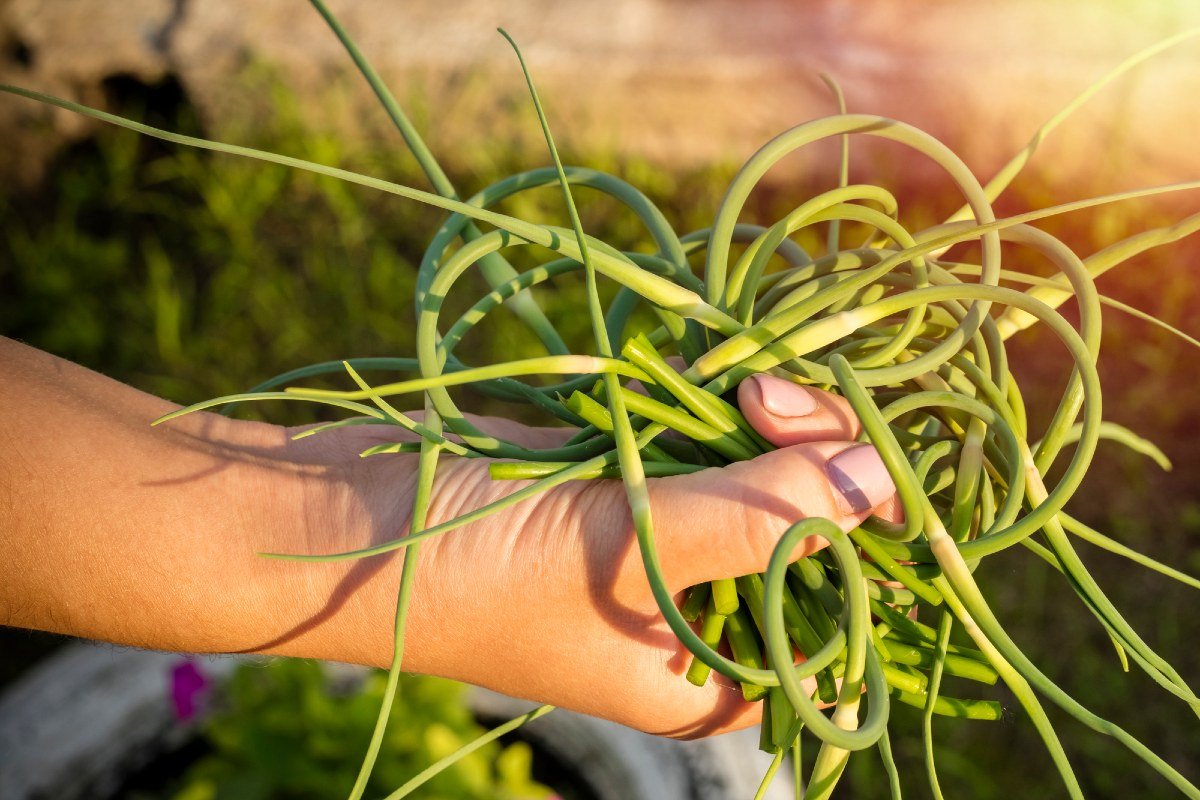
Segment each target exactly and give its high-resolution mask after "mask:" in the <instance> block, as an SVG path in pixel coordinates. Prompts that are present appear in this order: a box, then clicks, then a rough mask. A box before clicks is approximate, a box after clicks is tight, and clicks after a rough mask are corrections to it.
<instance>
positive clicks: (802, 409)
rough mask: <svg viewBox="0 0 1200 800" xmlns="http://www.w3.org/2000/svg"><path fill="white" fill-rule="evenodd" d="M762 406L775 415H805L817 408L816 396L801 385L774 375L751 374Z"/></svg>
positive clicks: (787, 416)
mask: <svg viewBox="0 0 1200 800" xmlns="http://www.w3.org/2000/svg"><path fill="white" fill-rule="evenodd" d="M750 379H751V380H752V381H754V383H755V384H756V385H757V386H758V393H759V394H760V395H761V396H762V404H763V408H765V409H766V410H767V411H768V412H769V413H771V414H773V415H774V416H776V417H784V418H790V417H807V416H808V415H809V414H811V413H813V412H814V411H816V410H817V398H816V397H814V396H813V394H812V392H810V391H808V390H807V389H805V388H804V387H803V386H797V385H796V384H794V383H792V382H791V381H785V380H784V379H783V378H776V377H775V376H774V375H753V376H751V378H750Z"/></svg>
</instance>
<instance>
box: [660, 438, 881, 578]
mask: <svg viewBox="0 0 1200 800" xmlns="http://www.w3.org/2000/svg"><path fill="white" fill-rule="evenodd" d="M649 483H650V502H651V506H652V511H653V513H654V519H655V523H656V525H655V527H656V528H657V532H658V540H659V546H660V548H661V552H662V561H663V568H664V570H665V572H666V576H667V580H668V583H669V584H671V588H672V589H682V588H684V587H687V586H691V585H694V584H697V583H700V582H703V581H709V580H715V579H717V578H731V577H737V576H739V575H747V574H749V573H752V572H762V571H763V570H765V569H766V568H767V563H768V562H769V561H770V558H771V553H772V552H773V551H774V549H775V544H776V542H778V541H779V538H780V537H781V536H782V535H783V533H784V531H786V530H787V529H788V528H789V527H790V526H791V525H793V524H794V523H796V522H797V521H799V520H802V519H807V518H810V517H824V518H826V519H829V520H831V521H832V522H834V523H835V524H837V525H838V526H839V527H841V528H842V530H845V531H849V530H851V529H853V528H855V527H856V526H857V525H859V523H861V522H862V521H863V520H864V519H866V518H867V516H869V515H870V514H871V511H872V509H874V508H875V507H877V506H880V505H882V504H885V503H887V502H888V501H889V499H890V498H891V497H892V496H893V495H895V493H896V487H895V485H893V483H892V479H891V476H890V475H889V474H888V471H887V468H886V467H885V466H884V464H883V461H882V459H880V457H879V453H878V452H877V451H876V450H875V448H874V447H871V446H870V445H865V444H854V443H852V442H846V441H840V442H812V443H808V444H801V445H795V446H792V447H785V448H782V449H780V450H775V451H773V452H771V453H766V454H765V455H761V456H759V457H758V458H755V459H753V460H750V461H741V462H738V463H735V464H730V465H728V466H726V467H722V468H719V469H716V468H714V469H706V470H703V471H701V472H696V473H693V474H691V475H680V476H678V477H673V478H660V479H656V480H652V481H650V482H649ZM826 544H827V542H826V541H825V540H824V539H822V538H820V537H809V538H808V539H806V540H805V541H803V542H801V543H800V545H798V546H797V548H796V550H795V551H794V552H793V553H792V554H791V559H792V560H795V559H798V558H802V557H804V556H807V555H811V554H812V553H814V552H816V551H817V550H819V549H820V548H822V547H824V546H825V545H826Z"/></svg>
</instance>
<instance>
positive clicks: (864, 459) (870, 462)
mask: <svg viewBox="0 0 1200 800" xmlns="http://www.w3.org/2000/svg"><path fill="white" fill-rule="evenodd" d="M825 471H826V473H827V474H828V475H829V480H830V482H831V483H832V484H833V487H834V488H835V489H837V496H838V497H837V499H838V505H839V506H841V509H842V513H844V514H861V513H862V512H864V511H867V510H869V509H872V508H874V507H875V506H877V505H879V504H880V503H882V502H883V501H885V500H887V499H888V498H889V497H891V496H892V495H893V494H895V493H896V486H895V484H893V483H892V476H891V475H889V474H888V471H887V467H885V466H884V464H883V459H881V458H880V457H879V452H878V451H877V450H876V449H875V448H874V447H872V446H871V445H869V444H859V445H855V446H853V447H850V448H848V449H846V450H843V451H842V452H840V453H838V454H837V455H836V456H834V457H833V458H831V459H829V462H828V463H827V464H826V465H825Z"/></svg>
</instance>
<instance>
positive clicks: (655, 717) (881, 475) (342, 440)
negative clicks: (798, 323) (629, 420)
mask: <svg viewBox="0 0 1200 800" xmlns="http://www.w3.org/2000/svg"><path fill="white" fill-rule="evenodd" d="M738 400H739V405H740V407H741V410H742V412H743V413H744V414H745V416H746V417H747V419H748V420H749V421H750V422H751V424H752V425H754V427H755V428H756V430H758V431H759V433H760V434H762V435H763V437H764V438H766V439H767V440H768V441H770V442H772V443H773V444H775V445H777V446H779V447H780V449H779V450H776V451H773V452H770V453H767V454H765V455H762V456H759V457H758V458H755V459H753V460H751V461H745V462H740V463H736V464H731V465H729V466H727V467H724V468H721V469H708V470H703V471H701V472H697V473H694V474H690V475H682V476H678V477H671V478H657V479H650V480H649V489H650V498H651V506H652V511H653V515H654V522H655V528H656V533H657V536H656V538H657V542H658V547H659V552H660V554H661V559H662V562H663V567H664V571H665V575H666V580H667V584H668V586H669V587H670V588H671V589H672V591H674V592H681V591H682V590H684V589H685V588H686V587H688V586H692V585H694V584H697V583H701V582H704V581H709V580H713V579H716V578H728V577H735V576H738V575H744V574H748V573H751V572H761V571H763V570H764V569H765V567H766V565H767V561H768V560H769V557H770V554H771V552H772V550H773V548H774V546H775V543H776V542H777V541H778V539H779V536H780V535H781V534H782V533H783V532H784V531H785V530H786V529H787V528H788V527H789V526H790V525H791V524H792V523H794V522H795V521H797V520H799V519H802V518H805V517H813V516H820V517H826V518H828V519H831V520H833V521H835V522H836V523H838V524H839V525H840V526H841V527H842V528H843V529H845V530H849V529H851V528H853V527H854V526H856V525H857V524H859V523H860V522H861V521H862V520H864V519H865V518H866V517H867V516H868V515H869V514H871V513H872V512H873V511H875V512H876V513H879V514H881V515H882V516H885V517H887V518H893V519H894V518H895V517H896V514H897V513H898V511H897V509H896V508H895V504H894V501H893V500H892V498H893V496H894V492H895V489H894V486H893V485H892V482H891V479H890V477H889V476H888V474H887V471H886V469H885V468H884V467H883V464H882V462H881V461H880V460H879V457H878V455H877V454H876V453H875V451H874V449H873V448H871V447H869V446H863V445H856V444H854V439H855V438H856V437H857V436H858V434H859V423H858V420H857V419H856V418H855V416H854V414H853V413H852V411H851V410H850V407H849V405H848V404H847V403H846V402H845V401H844V400H843V399H841V398H839V397H836V396H834V395H832V394H829V393H826V392H821V391H818V390H813V389H807V388H801V387H799V386H796V385H794V384H791V383H789V382H787V381H784V380H782V379H779V378H775V377H772V376H755V377H753V378H751V379H748V380H747V381H745V382H744V383H743V384H742V385H741V387H740V389H739V392H738ZM474 421H475V422H476V424H477V425H478V426H479V427H480V428H482V429H484V430H486V431H488V432H489V433H492V434H494V435H498V436H501V437H503V438H506V439H509V440H511V441H514V442H517V443H519V444H523V445H525V446H529V447H550V446H554V445H557V444H560V443H561V442H562V440H563V439H565V438H566V436H567V435H568V433H569V432H567V431H566V430H565V429H555V428H530V427H525V426H521V425H519V424H516V423H513V422H511V421H508V420H502V419H490V418H475V419H474ZM396 438H397V436H396V429H395V428H394V427H383V426H362V427H356V428H346V429H342V430H339V431H336V432H330V433H328V434H322V435H321V436H316V437H312V438H308V439H303V440H299V441H296V442H291V443H289V444H288V445H287V448H288V449H289V451H290V456H291V457H294V458H295V459H296V460H297V461H300V462H306V463H310V464H312V463H323V464H325V465H327V467H328V469H327V471H326V472H324V473H323V475H322V477H321V479H320V480H319V481H317V482H316V484H315V486H314V489H315V491H316V492H317V493H318V494H319V495H321V496H322V499H320V500H317V501H314V502H310V503H308V504H307V505H309V506H310V507H318V508H319V507H325V508H328V509H334V511H333V516H332V519H330V520H329V524H328V525H327V526H326V527H325V528H324V529H323V531H324V534H325V535H324V536H322V535H321V534H320V533H317V534H316V535H315V536H313V535H311V534H310V537H309V546H310V547H311V548H312V550H311V552H340V551H347V550H355V549H359V548H362V547H367V546H369V545H372V544H377V543H379V542H382V541H387V540H390V539H396V538H399V537H401V536H403V535H405V533H407V529H408V520H409V517H410V515H411V504H412V494H413V476H414V475H415V470H416V466H415V462H416V456H413V455H400V454H397V455H386V456H375V457H371V458H368V459H360V458H359V457H358V453H359V452H361V451H362V450H363V449H365V448H366V447H369V446H371V445H372V444H377V443H380V442H382V441H394V440H396ZM489 463H491V462H490V460H489V459H464V458H454V457H450V456H445V455H444V456H443V457H442V460H441V462H440V466H439V470H438V479H437V482H436V483H435V487H434V493H433V498H432V504H431V508H430V514H429V524H430V525H434V524H437V523H440V522H444V521H446V520H450V519H453V518H455V517H457V516H459V515H461V514H463V513H466V512H468V511H471V510H473V509H476V508H479V507H481V506H483V505H485V504H487V503H490V502H492V501H494V500H497V499H499V498H501V497H504V496H506V495H508V494H510V493H512V492H514V491H516V490H517V489H518V488H520V487H522V486H525V485H527V483H528V482H526V481H493V480H491V479H490V477H489V475H488V465H489ZM823 545H824V542H823V541H822V540H819V539H815V538H810V539H809V540H806V541H805V542H803V543H802V545H801V546H800V547H799V548H798V549H797V552H796V553H795V554H794V557H797V558H798V557H800V556H802V555H808V554H810V553H812V552H814V551H815V550H817V549H819V548H820V547H821V546H823ZM290 549H291V550H292V551H295V545H294V543H293V545H292V546H291V548H290ZM397 556H398V553H397V552H393V553H391V554H387V555H381V556H373V557H370V558H368V559H365V560H362V561H359V562H349V563H347V562H333V563H319V564H311V563H310V564H290V565H286V566H288V567H290V568H291V569H294V570H296V571H298V572H305V573H307V574H306V576H305V578H304V583H305V585H306V586H307V587H308V588H309V590H311V591H312V592H314V593H315V595H316V596H318V597H321V598H324V601H323V602H324V609H325V610H326V611H329V610H330V609H332V611H333V613H325V612H323V613H322V620H321V623H320V627H321V629H322V631H321V632H320V635H319V636H317V637H315V639H314V637H309V644H308V646H307V647H306V649H305V652H306V654H311V655H320V656H323V657H328V658H335V659H340V660H349V661H355V662H360V663H367V664H373V665H376V666H385V665H386V664H387V663H388V661H389V660H390V655H391V646H392V630H393V628H392V625H391V616H392V613H393V609H394V605H395V596H396V587H397V582H398V579H399V577H398V576H399V562H400V559H399V558H398V557H397ZM419 558H420V560H419V562H418V567H417V573H416V575H417V577H416V581H415V588H414V593H413V600H412V605H411V607H410V611H409V621H408V634H407V646H406V650H405V656H404V662H403V664H404V668H405V669H406V670H410V671H418V672H427V673H432V674H437V675H442V676H445V677H450V678H454V679H457V680H462V681H466V682H469V683H473V684H477V685H481V686H486V687H488V688H491V689H495V690H497V691H500V692H503V693H505V694H509V695H514V696H518V697H524V698H528V699H535V700H538V701H540V702H548V703H552V704H554V705H558V706H562V707H566V708H570V709H573V710H577V711H581V712H584V713H588V714H592V715H595V716H599V717H604V718H608V719H612V720H615V721H617V722H620V723H623V724H625V725H629V726H631V727H634V728H638V729H640V730H644V731H648V732H652V733H656V734H663V735H668V736H675V737H682V738H690V737H697V736H704V735H709V734H715V733H720V732H723V731H727V730H733V729H737V728H741V727H745V726H747V725H751V724H754V723H755V722H757V721H758V719H759V717H760V715H761V705H760V704H751V703H746V702H745V701H744V700H743V699H742V696H741V693H740V690H739V689H738V688H737V687H736V685H735V684H732V683H731V682H729V681H728V680H726V679H724V678H723V677H721V676H719V675H716V674H715V673H714V675H713V679H711V680H710V681H709V682H708V684H707V685H706V686H704V687H696V686H693V685H691V684H690V683H688V682H687V681H685V680H684V679H683V676H682V673H683V672H684V671H685V670H686V668H687V665H688V661H689V653H688V652H687V650H686V649H685V648H684V647H683V646H682V645H681V644H680V643H679V642H678V640H677V639H676V638H675V636H674V635H673V634H672V633H671V631H670V630H669V629H668V628H667V625H666V622H665V620H664V619H663V618H662V616H661V614H660V613H659V611H658V609H657V606H656V605H655V601H654V599H653V597H652V595H651V592H650V588H649V585H648V583H647V581H646V578H645V574H644V572H643V568H642V564H641V558H640V555H639V553H638V549H637V544H636V541H635V538H634V534H633V526H632V520H631V518H630V514H629V511H628V506H627V503H626V499H625V496H624V488H623V486H622V485H621V483H620V482H619V481H613V480H590V481H577V482H571V483H567V484H564V485H561V486H558V487H556V488H554V489H552V490H550V491H547V492H545V493H544V494H542V495H539V496H538V497H536V498H534V499H531V500H528V501H525V502H523V503H519V504H517V505H515V506H511V507H509V508H507V509H505V510H503V511H500V512H498V513H496V514H493V515H491V516H489V517H486V518H484V519H482V520H480V521H478V522H475V523H472V524H469V525H466V526H464V527H462V528H459V529H456V530H454V531H451V532H449V533H446V534H443V535H441V536H438V537H436V538H434V539H431V540H427V541H426V542H424V543H422V545H421V548H420V555H419ZM281 566H283V565H281ZM314 642H319V644H318V645H317V646H316V647H317V651H318V652H312V651H313V647H314V644H313V643H314ZM267 649H273V650H275V651H284V652H286V649H287V648H286V647H272V648H267Z"/></svg>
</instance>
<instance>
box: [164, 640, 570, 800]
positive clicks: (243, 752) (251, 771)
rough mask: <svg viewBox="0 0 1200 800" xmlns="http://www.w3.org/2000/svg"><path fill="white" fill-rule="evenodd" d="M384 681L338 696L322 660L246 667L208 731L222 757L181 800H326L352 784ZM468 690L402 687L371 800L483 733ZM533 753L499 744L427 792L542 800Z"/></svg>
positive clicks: (485, 799) (458, 798)
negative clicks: (466, 700)
mask: <svg viewBox="0 0 1200 800" xmlns="http://www.w3.org/2000/svg"><path fill="white" fill-rule="evenodd" d="M385 682H386V678H385V676H384V675H382V674H379V673H374V674H371V675H370V676H368V677H367V679H366V681H365V682H364V683H363V685H362V686H359V687H355V688H353V689H352V690H343V691H340V692H339V691H336V690H335V689H331V687H330V684H329V680H328V678H327V676H326V674H325V670H324V669H322V667H321V665H320V664H318V663H316V662H313V661H303V660H299V659H278V660H274V661H271V662H269V663H266V664H263V665H249V664H248V665H243V666H241V667H239V668H238V670H237V671H236V672H235V673H234V675H233V677H232V679H230V681H229V682H228V683H227V684H226V685H225V686H224V687H223V688H222V691H221V702H222V707H221V709H220V710H219V711H217V712H216V713H214V714H212V715H211V716H209V717H208V718H207V719H206V720H205V721H204V723H203V727H202V731H201V734H202V736H203V738H204V739H205V740H206V741H207V742H208V743H209V744H210V745H211V747H212V752H211V753H210V754H209V755H206V756H204V757H203V758H201V759H200V760H199V761H197V762H196V763H195V764H194V765H193V766H192V767H190V768H189V769H188V771H187V772H186V774H184V775H183V776H182V778H181V779H180V781H179V785H178V787H177V788H176V789H175V790H174V791H172V792H171V797H172V800H327V798H330V797H341V796H343V795H344V794H345V793H346V790H347V787H349V786H352V785H353V784H354V778H355V776H356V775H357V773H358V765H359V763H360V762H361V760H362V754H363V753H364V752H365V750H366V747H367V742H368V741H369V740H370V738H371V731H372V729H373V728H374V726H375V717H376V715H377V714H378V713H379V704H380V703H381V702H382V700H383V688H384V683H385ZM464 688H465V687H463V686H462V685H461V684H457V683H453V682H451V681H446V680H441V679H438V678H430V677H425V676H416V675H414V676H409V677H407V678H405V680H404V681H403V682H402V683H401V688H400V691H399V692H398V693H397V697H396V701H395V704H394V705H393V708H392V717H391V721H390V723H389V725H388V728H387V733H386V734H385V736H384V739H383V746H382V748H381V750H380V758H379V761H378V763H377V764H376V766H375V771H374V772H373V773H372V776H371V781H370V783H369V784H368V788H367V796H368V797H383V796H385V795H387V794H388V793H390V792H392V791H394V790H395V789H396V788H398V787H399V786H401V785H402V784H403V783H404V782H405V781H407V780H408V779H409V778H411V777H413V776H414V775H416V774H417V773H418V772H420V771H421V770H422V769H424V768H425V767H427V766H429V765H430V764H432V763H433V762H435V761H437V760H438V759H440V758H443V757H445V756H447V755H450V754H451V753H453V752H454V751H455V750H457V749H459V748H460V747H462V746H463V745H465V744H467V743H468V742H470V741H471V740H473V739H474V738H475V737H477V736H479V735H480V734H482V733H483V732H484V729H483V728H481V727H480V726H479V725H478V724H477V723H476V722H475V720H474V719H473V718H472V717H471V713H470V711H469V710H468V708H467V707H466V704H465V703H464V698H463V691H464ZM532 759H533V752H532V750H531V748H530V747H529V745H528V744H526V743H524V742H515V743H513V744H510V745H507V746H503V745H501V744H499V743H496V742H492V743H490V744H488V745H486V746H484V747H482V748H480V749H479V750H476V751H475V752H473V753H471V754H470V755H469V756H467V757H465V758H463V759H462V760H460V761H459V762H458V763H457V764H456V765H455V766H453V767H451V768H450V769H447V770H445V771H444V772H442V773H441V774H440V775H438V776H437V777H436V778H433V779H432V780H431V781H430V782H429V783H427V784H426V785H425V787H424V788H422V789H421V791H420V793H419V796H420V797H422V798H427V800H540V799H541V798H546V797H548V796H550V794H551V792H550V790H549V789H547V788H546V787H544V786H541V785H540V784H538V783H536V782H535V781H534V780H533V778H532V777H531V772H530V770H531V767H532Z"/></svg>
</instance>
